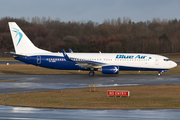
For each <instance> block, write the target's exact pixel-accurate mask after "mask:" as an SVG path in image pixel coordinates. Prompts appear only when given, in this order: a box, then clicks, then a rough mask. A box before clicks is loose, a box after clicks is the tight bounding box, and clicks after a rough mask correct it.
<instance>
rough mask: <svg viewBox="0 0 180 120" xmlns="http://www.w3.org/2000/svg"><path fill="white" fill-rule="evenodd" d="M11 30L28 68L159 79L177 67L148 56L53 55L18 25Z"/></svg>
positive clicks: (19, 56) (18, 56)
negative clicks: (131, 74)
mask: <svg viewBox="0 0 180 120" xmlns="http://www.w3.org/2000/svg"><path fill="white" fill-rule="evenodd" d="M8 24H9V28H10V33H11V37H12V40H13V45H14V48H15V52H11V54H13V57H14V58H15V59H16V60H19V61H21V62H24V63H26V64H32V65H36V66H40V67H45V68H51V69H59V70H84V71H90V72H89V76H94V74H95V73H94V71H101V72H102V74H118V73H119V72H120V71H121V70H122V71H123V70H129V71H158V76H160V75H161V74H162V73H163V72H166V71H167V70H169V69H171V68H174V67H176V66H177V64H176V63H175V62H173V61H171V60H170V59H169V58H167V57H165V56H161V55H156V54H144V53H101V52H99V53H74V52H73V51H72V50H71V49H69V53H66V52H65V51H64V50H63V49H61V51H62V53H60V52H57V53H53V52H50V51H47V50H43V49H40V48H37V47H36V46H35V45H34V44H33V43H32V42H31V41H30V39H29V38H28V37H27V36H26V35H25V34H24V32H23V31H22V30H21V29H20V27H19V26H18V25H17V24H16V23H15V22H9V23H8Z"/></svg>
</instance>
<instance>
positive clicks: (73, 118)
mask: <svg viewBox="0 0 180 120" xmlns="http://www.w3.org/2000/svg"><path fill="white" fill-rule="evenodd" d="M179 112H180V110H178V109H175V110H173V109H169V110H84V109H79V110H74V109H71V110H68V109H38V108H26V107H11V106H1V105H0V119H6V120H10V119H18V120H20V119H27V120H34V119H36V120H49V119H50V120H57V119H58V120H59V119H63V120H119V119H123V120H152V119H153V120H154V119H155V120H179V118H180V114H179Z"/></svg>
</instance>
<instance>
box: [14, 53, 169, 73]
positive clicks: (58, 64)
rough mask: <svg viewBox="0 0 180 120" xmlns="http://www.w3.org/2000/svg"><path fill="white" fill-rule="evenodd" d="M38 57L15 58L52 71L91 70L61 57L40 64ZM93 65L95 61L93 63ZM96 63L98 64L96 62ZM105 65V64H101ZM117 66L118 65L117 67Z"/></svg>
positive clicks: (143, 69) (155, 69)
mask: <svg viewBox="0 0 180 120" xmlns="http://www.w3.org/2000/svg"><path fill="white" fill-rule="evenodd" d="M37 57H38V56H28V57H15V59H16V60H19V61H22V62H24V63H26V64H33V65H36V66H41V67H45V68H51V69H60V70H90V68H88V69H86V68H84V67H81V66H79V65H77V63H76V62H72V61H66V60H65V58H64V57H59V56H40V58H41V60H40V63H39V64H38V60H37ZM88 62H89V61H88ZM91 62H92V63H93V62H94V61H91ZM94 63H96V62H94ZM101 64H104V63H101ZM116 66H117V65H116ZM119 70H127V71H137V70H138V71H161V70H167V69H159V68H140V67H130V66H119Z"/></svg>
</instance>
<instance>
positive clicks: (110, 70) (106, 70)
mask: <svg viewBox="0 0 180 120" xmlns="http://www.w3.org/2000/svg"><path fill="white" fill-rule="evenodd" d="M102 73H103V74H118V73H119V67H118V66H103V67H102Z"/></svg>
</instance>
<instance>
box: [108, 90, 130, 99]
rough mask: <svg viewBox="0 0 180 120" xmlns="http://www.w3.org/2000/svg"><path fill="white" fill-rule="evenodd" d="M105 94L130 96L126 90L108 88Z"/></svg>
mask: <svg viewBox="0 0 180 120" xmlns="http://www.w3.org/2000/svg"><path fill="white" fill-rule="evenodd" d="M107 96H119V97H120V96H126V97H129V96H130V92H129V91H127V90H108V91H107Z"/></svg>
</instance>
